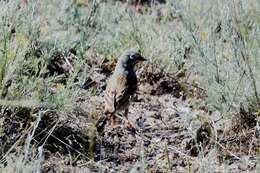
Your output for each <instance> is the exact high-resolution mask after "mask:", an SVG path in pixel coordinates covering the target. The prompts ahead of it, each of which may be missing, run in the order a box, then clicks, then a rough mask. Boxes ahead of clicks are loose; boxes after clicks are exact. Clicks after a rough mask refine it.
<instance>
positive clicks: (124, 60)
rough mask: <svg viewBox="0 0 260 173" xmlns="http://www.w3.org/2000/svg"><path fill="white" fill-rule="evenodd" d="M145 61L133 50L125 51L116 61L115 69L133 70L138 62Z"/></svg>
mask: <svg viewBox="0 0 260 173" xmlns="http://www.w3.org/2000/svg"><path fill="white" fill-rule="evenodd" d="M142 61H146V59H145V58H144V57H143V56H142V55H141V54H140V53H139V52H138V51H134V50H128V51H125V52H124V53H123V54H122V55H121V56H120V58H119V59H118V61H117V65H116V68H124V69H130V70H131V69H133V68H134V66H135V65H136V64H137V63H138V62H142Z"/></svg>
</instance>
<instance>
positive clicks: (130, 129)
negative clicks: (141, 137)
mask: <svg viewBox="0 0 260 173" xmlns="http://www.w3.org/2000/svg"><path fill="white" fill-rule="evenodd" d="M127 130H129V131H130V132H133V133H135V132H136V128H135V127H134V125H133V124H132V123H130V122H128V123H127Z"/></svg>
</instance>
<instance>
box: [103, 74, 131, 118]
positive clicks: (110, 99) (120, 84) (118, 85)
mask: <svg viewBox="0 0 260 173" xmlns="http://www.w3.org/2000/svg"><path fill="white" fill-rule="evenodd" d="M128 90H129V87H128V84H127V78H126V76H124V75H117V76H116V77H114V78H110V79H109V80H108V83H107V88H106V92H105V112H107V113H114V112H115V111H116V110H117V109H118V108H119V107H121V106H122V105H124V104H126V103H127V101H128V100H129V97H130V96H129V93H128Z"/></svg>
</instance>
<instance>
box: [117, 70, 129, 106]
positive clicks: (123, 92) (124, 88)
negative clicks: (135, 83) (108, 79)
mask: <svg viewBox="0 0 260 173" xmlns="http://www.w3.org/2000/svg"><path fill="white" fill-rule="evenodd" d="M117 81H118V83H117V87H116V95H115V106H116V108H118V107H120V106H123V105H125V104H126V103H127V102H128V101H129V97H130V93H129V85H128V82H127V77H126V76H124V75H120V76H118V78H117Z"/></svg>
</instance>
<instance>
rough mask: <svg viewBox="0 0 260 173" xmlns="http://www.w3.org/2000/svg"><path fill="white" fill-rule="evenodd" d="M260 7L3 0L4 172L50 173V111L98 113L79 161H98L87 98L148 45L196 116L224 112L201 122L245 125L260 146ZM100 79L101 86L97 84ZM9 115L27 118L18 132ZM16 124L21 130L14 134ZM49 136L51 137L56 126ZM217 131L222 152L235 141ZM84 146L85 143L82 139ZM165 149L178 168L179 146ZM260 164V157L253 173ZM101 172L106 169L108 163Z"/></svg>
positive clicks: (0, 118)
mask: <svg viewBox="0 0 260 173" xmlns="http://www.w3.org/2000/svg"><path fill="white" fill-rule="evenodd" d="M259 11H260V3H259V2H258V1H257V0H251V1H242V0H239V1H224V0H218V1H204V0H182V1H180V0H178V1H167V2H166V3H161V4H160V3H158V4H156V5H155V4H151V3H150V2H147V3H146V2H144V3H143V4H139V5H137V6H135V5H133V4H130V3H127V2H120V1H108V2H105V1H104V2H103V1H96V0H94V1H88V0H56V1H52V0H44V1H40V0H33V1H32V0H28V1H25V0H12V1H0V93H1V96H0V97H1V100H0V106H1V113H0V146H1V145H2V146H3V147H2V146H1V148H2V149H1V150H0V156H1V158H0V159H1V162H0V165H1V167H0V172H40V171H41V170H42V167H43V163H44V154H43V153H44V147H45V142H39V141H37V140H36V137H35V138H34V136H35V135H36V136H37V133H40V132H41V130H39V129H38V130H37V128H38V125H39V124H40V126H42V127H44V128H46V129H47V127H48V125H46V126H45V125H41V122H48V120H46V118H45V119H44V120H42V117H45V116H46V115H45V114H48V115H52V114H57V115H58V117H59V118H60V117H62V116H63V115H66V116H65V117H67V116H68V117H70V115H75V116H76V117H78V116H79V115H78V114H84V116H85V117H86V116H89V117H88V118H87V119H88V120H89V121H88V122H87V123H89V124H90V125H89V130H86V131H87V132H82V134H84V135H86V136H88V137H89V139H91V141H88V142H86V143H88V144H89V146H80V147H82V148H84V147H85V149H82V151H81V150H80V152H79V151H77V152H78V155H75V156H73V157H75V158H70V159H71V160H72V161H70V162H73V160H77V159H78V157H81V158H82V157H83V158H84V159H85V161H86V163H85V164H86V165H88V166H89V165H91V164H92V163H93V162H95V161H93V160H92V159H93V158H94V157H95V156H94V155H95V152H93V151H90V150H94V145H95V141H96V135H97V134H96V132H95V130H93V121H94V120H96V119H97V116H98V115H99V112H98V111H96V110H95V109H96V107H95V106H97V105H92V109H93V110H92V109H91V112H90V114H88V115H85V112H84V110H82V108H81V105H80V103H79V101H78V100H80V99H82V98H84V99H86V98H87V99H89V98H90V97H91V98H92V97H94V96H100V97H101V96H102V89H103V88H102V86H99V85H98V84H103V83H104V80H105V79H104V78H106V75H108V73H106V74H102V75H103V76H102V75H100V76H98V77H100V78H101V79H100V80H101V81H102V82H103V83H102V82H100V83H98V82H97V81H99V78H98V79H97V81H94V80H93V78H91V77H93V75H94V74H95V71H97V72H98V73H99V72H100V69H101V71H102V70H103V71H105V70H104V67H103V66H104V64H105V66H106V67H105V68H106V69H109V70H110V71H111V69H110V66H109V65H111V66H112V67H113V63H114V61H115V59H116V58H117V57H118V56H120V54H121V53H122V52H123V51H124V50H126V49H130V48H138V49H140V50H141V52H142V54H143V55H144V57H146V58H148V59H149V62H148V63H149V64H152V66H155V67H156V68H157V69H163V70H164V73H166V74H169V75H171V76H174V78H176V80H177V81H179V83H180V85H181V88H182V89H181V90H182V92H183V93H184V94H183V95H185V96H187V100H188V103H189V104H190V105H191V107H192V108H193V109H194V110H196V109H198V110H202V109H204V111H205V110H206V111H205V112H207V113H208V114H211V113H212V114H218V115H219V117H218V118H219V119H215V118H214V117H212V116H210V117H207V118H198V120H199V121H200V123H201V124H202V127H203V125H204V124H205V123H206V124H207V125H208V124H209V122H210V124H211V126H212V128H217V127H216V126H217V125H216V124H217V123H219V122H220V124H221V125H220V126H221V127H222V132H223V131H229V130H230V129H232V125H234V124H235V123H234V124H230V122H233V119H236V122H239V123H240V125H241V126H243V128H244V127H245V126H246V129H247V130H248V131H250V130H251V131H250V134H253V136H254V137H252V138H250V140H252V141H254V142H252V143H254V144H257V143H260V142H259V133H260V129H259V128H260V127H259V118H260V106H259V105H260V94H259V93H260V59H259V50H260V17H259ZM109 63H111V64H109ZM107 66H108V67H107ZM148 66H149V65H148ZM109 70H108V71H109ZM143 75H144V76H145V75H146V74H143ZM104 76H105V77H104ZM95 82H96V83H98V84H97V86H96V85H95V86H94V87H92V83H95ZM84 88H85V89H84ZM201 93H204V94H203V96H201V95H202V94H201ZM198 95H199V96H198ZM90 103H92V102H88V104H90ZM98 107H99V110H100V107H101V106H100V104H98ZM40 115H41V116H40ZM7 117H8V118H7ZM10 117H11V118H10ZM14 117H15V118H14ZM47 117H49V116H47ZM50 117H51V116H50ZM198 117H199V116H198ZM9 118H10V120H12V121H17V123H16V124H15V125H14V126H12V128H11V129H8V128H9V126H8V127H7V126H6V123H7V119H9ZM21 119H23V120H21ZM64 119H65V118H64ZM187 119H189V118H187ZM191 119H192V118H191ZM20 121H22V122H20ZM73 121H74V120H73ZM79 121H81V119H79ZM187 121H189V120H187ZM61 122H63V120H61ZM241 122H242V123H241ZM57 123H60V120H59V121H58V122H57ZM75 123H76V122H75ZM239 123H238V124H239ZM19 124H20V125H21V126H19ZM49 126H51V125H49ZM57 126H58V125H57ZM61 126H62V125H61ZM188 126H189V125H188ZM15 127H17V129H18V128H19V130H14V131H15V132H10V130H11V131H12V130H13V129H14V128H15ZM54 127H55V126H54ZM239 128H242V127H239ZM46 129H45V130H46ZM249 129H250V130H249ZM8 130H9V131H8ZM243 130H244V129H242V130H241V131H243ZM7 131H8V133H7ZM47 131H48V134H49V136H51V133H52V132H53V131H54V128H53V129H52V128H49V129H47ZM241 131H239V132H237V131H236V132H237V133H240V132H241ZM251 132H252V133H251ZM77 133H78V132H75V134H77ZM214 133H216V134H215V135H216V136H215V137H216V139H219V140H218V141H215V142H216V143H215V145H216V146H217V145H218V144H219V143H220V141H221V140H222V139H223V138H224V137H225V135H223V136H222V138H221V137H219V136H218V133H220V132H219V131H218V130H216V129H214ZM241 133H242V132H241ZM246 134H247V133H246ZM11 135H13V136H11ZM84 135H83V136H84ZM49 136H48V135H47V137H46V136H45V141H47V139H48V138H49ZM195 136H196V135H195V134H194V138H197V137H198V135H197V137H195ZM210 136H211V135H210ZM70 140H71V139H70ZM75 140H77V142H75V145H76V143H78V141H79V140H80V139H78V138H77V139H75ZM197 140H198V139H197ZM197 140H195V143H197ZM93 141H94V142H93ZM38 142H39V143H38ZM84 142H85V141H84ZM71 143H73V142H71ZM82 143H83V142H82ZM254 144H252V148H254V152H253V151H252V152H251V153H252V157H256V156H257V155H258V157H259V153H260V148H259V147H260V146H259V145H258V146H254ZM71 145H72V144H71ZM78 145H80V144H78ZM78 145H77V146H78ZM222 146H223V145H222ZM37 147H38V148H37ZM80 147H79V148H80ZM218 147H219V146H218ZM57 148H59V147H57ZM64 148H66V149H68V148H69V147H68V146H67V144H66V147H64ZM161 148H162V150H163V153H166V154H165V155H164V156H163V157H164V159H163V161H162V160H159V161H158V163H159V164H162V165H164V166H162V167H163V169H164V171H165V172H171V171H172V170H171V169H172V168H171V166H170V164H172V163H171V160H170V159H169V153H168V149H169V147H168V145H166V144H165V145H164V144H162V145H161ZM216 148H217V147H216ZM216 148H214V149H216ZM220 148H221V147H220ZM214 149H213V150H212V151H210V152H209V154H208V155H207V156H205V155H203V154H202V155H201V154H198V158H199V159H201V161H202V162H203V163H199V164H198V165H200V166H199V168H198V169H197V171H202V172H207V171H208V165H210V164H211V163H215V162H214V161H211V160H210V159H208V158H212V157H213V156H212V155H214V154H215V155H216V153H215V152H216V151H215V150H214ZM222 149H223V148H222ZM48 150H49V148H48ZM143 150H145V149H143ZM59 151H60V150H59ZM85 151H86V153H85V154H82V153H84V152H85ZM200 151H201V150H200ZM201 152H202V151H201ZM232 152H233V151H232ZM79 153H80V154H79ZM249 153H250V152H249ZM232 154H233V155H235V156H236V157H239V160H240V159H241V158H240V155H239V154H237V153H231V155H232ZM83 155H84V156H83ZM237 155H239V156H237ZM88 156H89V157H90V158H91V159H90V158H89V157H88ZM140 157H141V158H139V161H140V163H139V162H138V163H136V164H135V165H139V164H141V165H142V164H144V165H143V167H142V169H148V168H147V167H148V165H147V164H146V163H145V162H146V158H144V157H145V156H143V155H142V156H140ZM84 159H83V160H84ZM207 159H208V160H207ZM155 162H156V163H157V161H155ZM161 162H162V163H161ZM188 162H189V163H190V162H192V159H191V160H188ZM223 162H225V161H223ZM193 163H194V162H193ZM82 164H84V163H82ZM72 165H73V164H72ZM93 165H94V166H93ZM259 165H260V162H259V159H258V161H257V162H256V163H255V166H253V168H252V169H251V170H256V169H257V168H258V169H259ZM92 166H93V167H96V168H98V169H99V168H100V170H103V169H106V168H104V167H105V166H104V167H103V166H100V163H99V162H96V163H93V164H92ZM89 167H91V166H89ZM250 168H251V167H250ZM194 169H195V168H194V167H193V165H191V164H188V165H187V166H186V167H185V170H187V171H188V172H193V171H196V170H194ZM208 172H210V171H208Z"/></svg>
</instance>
